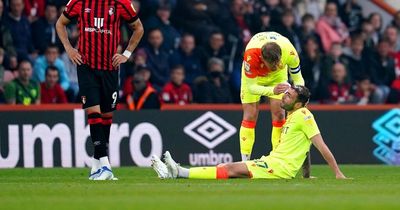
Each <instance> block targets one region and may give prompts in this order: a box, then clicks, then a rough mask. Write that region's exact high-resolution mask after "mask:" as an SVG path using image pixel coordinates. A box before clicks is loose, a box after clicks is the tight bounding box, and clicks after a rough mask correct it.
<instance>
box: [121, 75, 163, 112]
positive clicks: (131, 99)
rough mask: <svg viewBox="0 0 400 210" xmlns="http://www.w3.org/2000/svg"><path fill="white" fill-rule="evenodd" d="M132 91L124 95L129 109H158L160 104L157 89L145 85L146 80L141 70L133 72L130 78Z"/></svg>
mask: <svg viewBox="0 0 400 210" xmlns="http://www.w3.org/2000/svg"><path fill="white" fill-rule="evenodd" d="M132 82H133V86H134V92H133V93H132V94H129V95H127V96H126V104H127V105H128V108H129V110H141V109H159V108H160V106H161V104H160V101H159V98H158V95H157V91H156V90H155V89H154V88H153V87H152V86H149V85H147V84H148V83H147V81H146V79H145V76H144V75H143V74H142V72H140V71H139V72H135V74H134V78H133V80H132Z"/></svg>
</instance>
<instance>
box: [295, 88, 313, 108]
mask: <svg viewBox="0 0 400 210" xmlns="http://www.w3.org/2000/svg"><path fill="white" fill-rule="evenodd" d="M292 88H293V89H294V91H296V93H297V99H296V102H301V105H302V106H303V107H304V106H306V105H307V103H308V102H309V101H310V96H311V93H310V91H309V90H308V88H307V87H306V86H302V85H293V86H292Z"/></svg>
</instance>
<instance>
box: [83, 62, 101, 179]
mask: <svg viewBox="0 0 400 210" xmlns="http://www.w3.org/2000/svg"><path fill="white" fill-rule="evenodd" d="M77 73H78V83H79V92H80V95H81V101H82V108H83V109H85V110H86V113H87V119H88V124H89V127H90V137H91V139H92V143H93V146H94V155H93V161H92V169H91V173H90V176H89V179H91V180H93V179H94V178H95V177H97V176H98V175H99V174H100V172H101V164H100V158H101V157H103V156H105V155H106V153H107V152H106V144H105V137H104V132H103V129H102V118H101V111H100V105H99V104H100V92H99V88H100V84H99V80H98V78H97V75H96V73H95V71H94V70H92V69H90V68H89V67H88V66H87V65H80V66H78V71H77Z"/></svg>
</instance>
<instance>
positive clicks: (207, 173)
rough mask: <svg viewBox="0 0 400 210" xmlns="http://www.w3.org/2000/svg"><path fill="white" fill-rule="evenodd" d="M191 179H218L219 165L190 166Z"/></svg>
mask: <svg viewBox="0 0 400 210" xmlns="http://www.w3.org/2000/svg"><path fill="white" fill-rule="evenodd" d="M189 179H217V167H215V166H214V167H195V168H190V169H189Z"/></svg>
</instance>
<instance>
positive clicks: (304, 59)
mask: <svg viewBox="0 0 400 210" xmlns="http://www.w3.org/2000/svg"><path fill="white" fill-rule="evenodd" d="M300 57H301V59H300V60H301V66H302V69H303V70H302V75H303V78H304V81H305V84H307V87H308V89H309V90H310V93H311V100H312V101H319V100H320V99H321V98H320V97H321V93H320V90H321V87H322V86H323V85H324V83H326V82H327V81H325V80H326V78H327V75H322V74H323V73H325V72H322V71H321V57H322V55H321V52H320V50H319V46H318V43H317V40H315V39H314V38H313V37H309V38H308V39H307V41H306V42H305V45H304V52H303V53H302V54H301V56H300Z"/></svg>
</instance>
